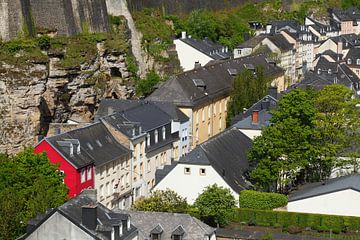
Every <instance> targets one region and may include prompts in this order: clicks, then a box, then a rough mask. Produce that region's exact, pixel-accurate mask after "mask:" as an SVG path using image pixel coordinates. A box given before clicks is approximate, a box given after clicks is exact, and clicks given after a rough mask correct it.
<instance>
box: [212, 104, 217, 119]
mask: <svg viewBox="0 0 360 240" xmlns="http://www.w3.org/2000/svg"><path fill="white" fill-rule="evenodd" d="M216 104H217V103H214V105H213V108H214V109H213V113H214V116H216Z"/></svg>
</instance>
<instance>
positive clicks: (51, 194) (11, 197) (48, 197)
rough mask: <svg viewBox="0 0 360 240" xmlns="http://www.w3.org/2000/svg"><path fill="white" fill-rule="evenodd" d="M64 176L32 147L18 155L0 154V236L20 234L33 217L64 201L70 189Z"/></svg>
mask: <svg viewBox="0 0 360 240" xmlns="http://www.w3.org/2000/svg"><path fill="white" fill-rule="evenodd" d="M63 177H64V176H63V174H62V173H61V172H59V171H57V170H56V166H54V165H52V164H50V162H49V160H48V158H47V156H46V155H45V154H35V153H34V150H33V149H32V148H27V149H25V150H24V151H22V152H20V153H19V154H17V155H15V156H8V155H5V154H0V222H1V224H0V239H14V238H16V237H18V236H19V235H21V234H23V233H24V230H25V226H26V224H27V222H28V220H29V219H31V218H33V217H35V216H36V215H37V214H39V213H44V212H45V211H46V210H47V209H49V208H54V207H58V206H60V205H61V204H63V203H64V202H65V201H66V199H67V192H68V190H67V187H66V186H65V185H64V183H63Z"/></svg>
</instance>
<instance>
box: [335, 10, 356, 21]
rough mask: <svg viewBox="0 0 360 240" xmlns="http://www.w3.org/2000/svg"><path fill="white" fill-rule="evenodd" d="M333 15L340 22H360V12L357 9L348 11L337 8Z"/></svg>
mask: <svg viewBox="0 0 360 240" xmlns="http://www.w3.org/2000/svg"><path fill="white" fill-rule="evenodd" d="M332 13H333V14H335V15H336V16H337V17H338V18H339V19H340V21H354V22H356V21H360V10H359V9H358V8H355V7H352V8H348V9H346V10H342V9H337V8H335V9H333V10H332Z"/></svg>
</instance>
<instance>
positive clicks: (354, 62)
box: [344, 48, 360, 78]
mask: <svg viewBox="0 0 360 240" xmlns="http://www.w3.org/2000/svg"><path fill="white" fill-rule="evenodd" d="M344 60H345V62H346V65H347V66H348V67H349V68H350V69H351V70H352V71H353V72H354V73H355V74H356V76H357V77H358V78H360V48H350V49H349V51H348V53H347V54H346V56H345V58H344Z"/></svg>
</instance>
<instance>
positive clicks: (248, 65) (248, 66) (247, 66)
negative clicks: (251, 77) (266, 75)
mask: <svg viewBox="0 0 360 240" xmlns="http://www.w3.org/2000/svg"><path fill="white" fill-rule="evenodd" d="M244 67H245V68H246V69H248V70H253V71H255V67H254V65H253V64H251V63H245V64H244Z"/></svg>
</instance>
